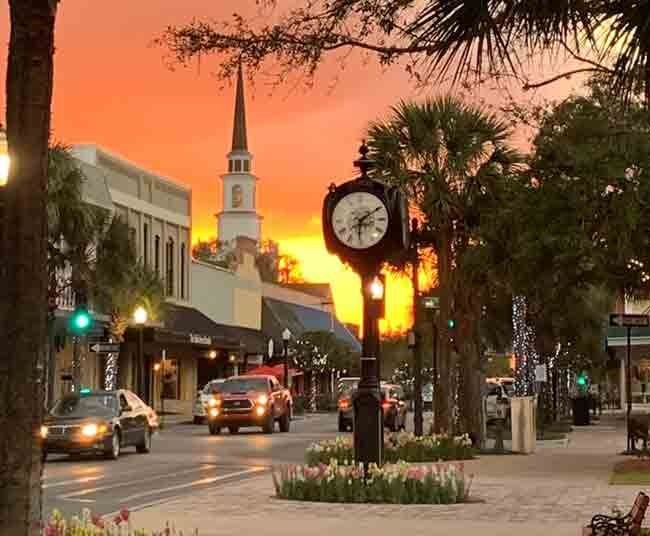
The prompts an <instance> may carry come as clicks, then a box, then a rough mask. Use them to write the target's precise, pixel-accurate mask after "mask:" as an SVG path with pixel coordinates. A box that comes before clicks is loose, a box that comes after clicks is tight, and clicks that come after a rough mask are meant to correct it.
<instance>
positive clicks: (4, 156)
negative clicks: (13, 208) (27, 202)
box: [0, 125, 9, 266]
mask: <svg viewBox="0 0 650 536" xmlns="http://www.w3.org/2000/svg"><path fill="white" fill-rule="evenodd" d="M8 179H9V149H8V145H7V135H6V134H5V130H4V128H3V126H2V125H0V266H1V265H4V262H2V261H3V259H4V256H5V251H4V196H5V186H6V185H7V180H8Z"/></svg>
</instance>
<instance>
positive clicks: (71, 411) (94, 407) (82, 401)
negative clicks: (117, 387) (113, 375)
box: [51, 394, 118, 417]
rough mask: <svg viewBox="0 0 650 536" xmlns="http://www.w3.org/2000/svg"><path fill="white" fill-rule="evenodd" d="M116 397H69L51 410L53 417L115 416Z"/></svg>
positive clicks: (101, 395)
mask: <svg viewBox="0 0 650 536" xmlns="http://www.w3.org/2000/svg"><path fill="white" fill-rule="evenodd" d="M117 408H118V404H117V397H116V396H115V395H112V394H111V395H108V394H94V395H85V396H81V397H79V396H69V397H65V398H62V399H61V400H59V401H58V402H57V403H56V404H55V405H54V407H53V408H52V411H51V413H52V415H54V416H55V417H109V416H112V415H116V414H117Z"/></svg>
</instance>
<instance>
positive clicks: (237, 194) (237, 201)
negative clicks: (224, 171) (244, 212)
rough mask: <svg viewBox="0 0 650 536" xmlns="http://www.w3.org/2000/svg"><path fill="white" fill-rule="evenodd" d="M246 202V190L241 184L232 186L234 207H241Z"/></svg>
mask: <svg viewBox="0 0 650 536" xmlns="http://www.w3.org/2000/svg"><path fill="white" fill-rule="evenodd" d="M243 203H244V191H243V190H242V187H241V185H240V184H235V185H234V186H233V187H232V208H241V206H242V204H243Z"/></svg>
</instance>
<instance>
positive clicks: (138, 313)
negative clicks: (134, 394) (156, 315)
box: [133, 305, 150, 402]
mask: <svg viewBox="0 0 650 536" xmlns="http://www.w3.org/2000/svg"><path fill="white" fill-rule="evenodd" d="M148 317H149V315H148V314H147V310H146V309H145V308H144V307H142V305H139V306H138V307H136V308H135V311H133V321H134V322H135V324H136V325H137V326H138V366H137V368H136V370H137V371H138V374H137V376H138V382H137V389H138V396H140V398H142V399H144V398H145V397H146V398H147V400H146V401H147V402H150V401H149V400H148V399H149V397H148V396H147V395H148V393H145V392H144V391H145V387H144V386H145V380H144V377H143V376H144V370H145V369H144V325H145V324H146V323H147V319H148Z"/></svg>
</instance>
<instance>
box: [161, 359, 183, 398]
mask: <svg viewBox="0 0 650 536" xmlns="http://www.w3.org/2000/svg"><path fill="white" fill-rule="evenodd" d="M162 373H163V380H162V383H163V392H162V395H163V398H167V399H171V400H179V399H180V383H179V378H180V375H179V370H178V359H165V361H164V365H163V371H162Z"/></svg>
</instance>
